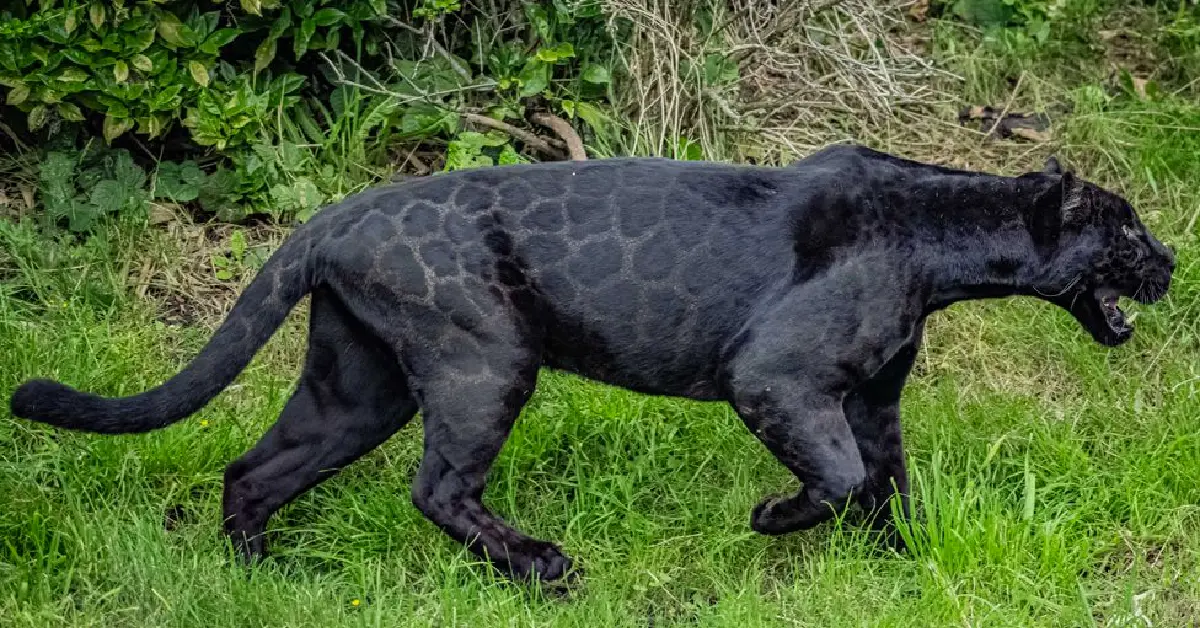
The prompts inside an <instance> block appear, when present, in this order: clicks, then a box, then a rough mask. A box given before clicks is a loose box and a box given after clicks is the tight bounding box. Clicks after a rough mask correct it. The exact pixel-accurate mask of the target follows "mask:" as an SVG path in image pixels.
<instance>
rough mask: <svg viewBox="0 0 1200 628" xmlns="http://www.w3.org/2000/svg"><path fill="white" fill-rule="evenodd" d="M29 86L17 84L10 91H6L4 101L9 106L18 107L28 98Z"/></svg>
mask: <svg viewBox="0 0 1200 628" xmlns="http://www.w3.org/2000/svg"><path fill="white" fill-rule="evenodd" d="M30 91H31V90H30V89H29V86H28V85H26V84H25V83H17V84H16V85H14V86H13V88H12V89H10V90H8V96H7V97H5V99H4V101H5V102H7V103H8V104H10V105H19V104H21V103H23V102H25V100H26V99H28V98H29V92H30Z"/></svg>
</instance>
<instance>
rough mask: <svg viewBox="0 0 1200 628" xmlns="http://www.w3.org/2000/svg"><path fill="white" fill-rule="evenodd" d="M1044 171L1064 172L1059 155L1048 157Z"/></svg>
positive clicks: (1051, 172)
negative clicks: (1059, 161)
mask: <svg viewBox="0 0 1200 628" xmlns="http://www.w3.org/2000/svg"><path fill="white" fill-rule="evenodd" d="M1042 172H1043V173H1045V174H1062V173H1063V169H1062V164H1060V163H1058V157H1055V156H1054V155H1050V157H1049V158H1047V159H1046V165H1045V166H1043V167H1042Z"/></svg>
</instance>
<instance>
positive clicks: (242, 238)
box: [229, 229, 246, 262]
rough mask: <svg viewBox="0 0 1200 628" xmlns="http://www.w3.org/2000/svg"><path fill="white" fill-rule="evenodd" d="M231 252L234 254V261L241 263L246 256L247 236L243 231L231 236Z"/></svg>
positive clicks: (237, 231)
mask: <svg viewBox="0 0 1200 628" xmlns="http://www.w3.org/2000/svg"><path fill="white" fill-rule="evenodd" d="M229 252H230V253H233V259H235V260H237V261H239V262H240V261H242V258H243V257H245V256H246V234H245V233H243V232H242V230H241V229H238V230H236V231H234V232H233V235H231V236H229Z"/></svg>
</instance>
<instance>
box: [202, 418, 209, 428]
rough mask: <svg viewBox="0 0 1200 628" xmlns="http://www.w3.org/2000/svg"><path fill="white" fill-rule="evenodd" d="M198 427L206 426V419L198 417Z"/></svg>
mask: <svg viewBox="0 0 1200 628" xmlns="http://www.w3.org/2000/svg"><path fill="white" fill-rule="evenodd" d="M200 427H208V419H200Z"/></svg>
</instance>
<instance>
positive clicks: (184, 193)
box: [154, 161, 206, 203]
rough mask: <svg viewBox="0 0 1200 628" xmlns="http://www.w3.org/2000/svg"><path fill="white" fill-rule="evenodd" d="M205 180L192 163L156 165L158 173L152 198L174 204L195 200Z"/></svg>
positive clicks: (197, 167) (165, 162) (168, 162)
mask: <svg viewBox="0 0 1200 628" xmlns="http://www.w3.org/2000/svg"><path fill="white" fill-rule="evenodd" d="M205 178H206V176H205V174H204V172H203V171H202V170H200V167H199V166H197V165H196V162H194V161H185V162H183V163H175V162H170V161H164V162H162V163H160V164H159V165H158V173H157V174H156V175H155V177H154V197H155V198H165V199H169V200H172V201H175V202H176V203H186V202H188V201H193V200H196V199H197V198H199V196H200V189H201V188H202V187H203V186H204V182H205Z"/></svg>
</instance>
